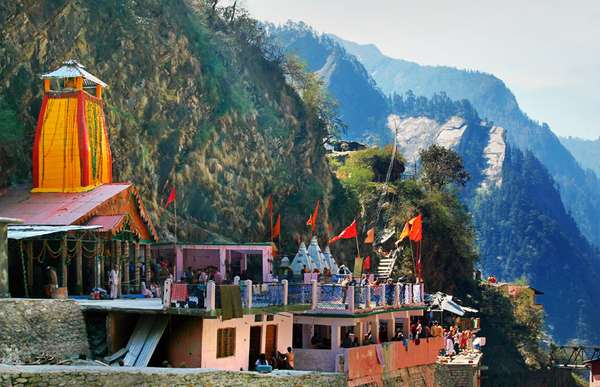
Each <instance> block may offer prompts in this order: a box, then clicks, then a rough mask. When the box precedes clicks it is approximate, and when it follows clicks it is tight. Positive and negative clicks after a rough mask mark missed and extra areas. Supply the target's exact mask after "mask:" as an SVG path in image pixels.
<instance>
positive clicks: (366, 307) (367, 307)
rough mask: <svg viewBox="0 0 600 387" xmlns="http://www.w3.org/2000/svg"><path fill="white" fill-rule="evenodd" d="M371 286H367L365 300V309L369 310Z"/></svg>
mask: <svg viewBox="0 0 600 387" xmlns="http://www.w3.org/2000/svg"><path fill="white" fill-rule="evenodd" d="M371 290H372V289H371V285H367V290H366V293H367V295H366V300H365V309H369V308H370V307H371Z"/></svg>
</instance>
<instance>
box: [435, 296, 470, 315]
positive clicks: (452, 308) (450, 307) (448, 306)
mask: <svg viewBox="0 0 600 387" xmlns="http://www.w3.org/2000/svg"><path fill="white" fill-rule="evenodd" d="M440 307H441V309H442V310H445V311H447V312H450V313H453V314H455V315H457V316H463V315H464V314H465V310H464V309H463V308H462V306H460V305H458V304H457V303H456V302H454V301H452V300H451V299H444V300H442V303H441V305H440Z"/></svg>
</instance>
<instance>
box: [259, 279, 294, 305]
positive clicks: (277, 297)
mask: <svg viewBox="0 0 600 387" xmlns="http://www.w3.org/2000/svg"><path fill="white" fill-rule="evenodd" d="M285 304H286V303H285V302H284V289H283V284H282V283H279V282H271V283H263V284H260V285H252V307H254V308H264V307H268V306H280V305H285Z"/></svg>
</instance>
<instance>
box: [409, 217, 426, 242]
mask: <svg viewBox="0 0 600 387" xmlns="http://www.w3.org/2000/svg"><path fill="white" fill-rule="evenodd" d="M409 223H412V227H411V228H410V232H409V233H408V237H409V238H410V240H411V241H414V242H420V241H421V239H423V216H422V215H421V214H419V215H417V216H415V217H414V218H412V219H411V220H410V221H409Z"/></svg>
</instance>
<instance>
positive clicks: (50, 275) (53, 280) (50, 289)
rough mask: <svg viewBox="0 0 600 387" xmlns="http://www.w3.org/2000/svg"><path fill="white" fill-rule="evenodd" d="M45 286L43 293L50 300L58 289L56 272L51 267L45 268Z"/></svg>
mask: <svg viewBox="0 0 600 387" xmlns="http://www.w3.org/2000/svg"><path fill="white" fill-rule="evenodd" d="M46 275H47V285H46V288H45V293H46V296H47V297H48V298H52V294H53V293H54V291H55V290H56V289H58V276H57V275H56V270H54V268H53V267H52V266H46Z"/></svg>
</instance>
